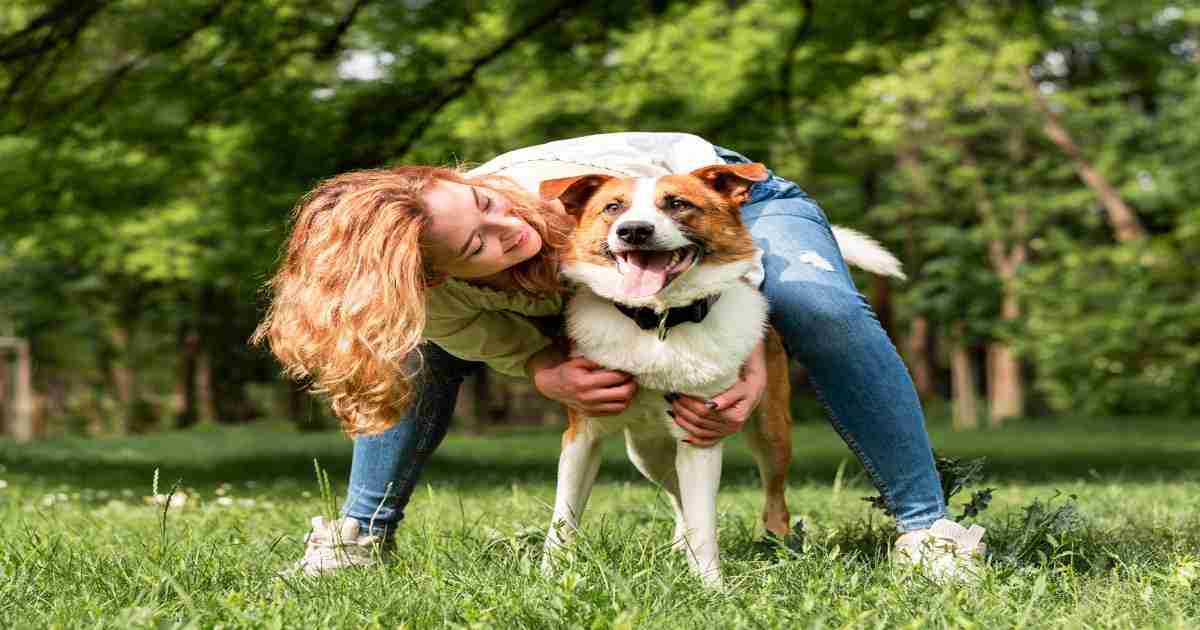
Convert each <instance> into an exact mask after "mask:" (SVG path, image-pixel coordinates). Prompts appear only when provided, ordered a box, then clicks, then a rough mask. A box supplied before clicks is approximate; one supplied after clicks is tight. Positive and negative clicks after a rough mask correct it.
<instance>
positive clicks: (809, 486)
mask: <svg viewBox="0 0 1200 630" xmlns="http://www.w3.org/2000/svg"><path fill="white" fill-rule="evenodd" d="M933 436H934V442H935V444H936V446H937V448H938V449H939V451H940V452H942V453H944V454H946V455H950V456H953V457H959V458H973V457H980V456H987V457H988V464H987V466H986V469H985V472H986V475H987V477H986V479H985V480H984V482H983V483H982V484H980V485H979V486H977V487H984V486H988V487H993V488H995V498H994V501H993V503H992V505H991V507H990V509H988V510H986V511H985V512H983V513H982V514H981V515H980V516H979V517H978V522H980V523H981V524H982V525H983V526H985V527H987V528H988V529H989V534H988V537H987V540H988V542H989V544H990V545H991V547H992V550H993V552H994V557H993V561H992V566H991V568H990V569H988V570H987V571H986V572H985V574H984V577H983V579H982V580H981V581H980V582H979V583H978V584H975V585H971V586H955V585H947V586H939V585H936V584H932V583H930V582H928V581H927V580H924V579H923V578H922V577H921V576H919V575H914V574H912V573H910V572H908V571H905V570H902V569H898V568H895V567H892V566H891V565H890V564H889V563H888V562H887V559H886V555H885V554H886V549H887V546H888V543H889V541H890V539H891V536H892V534H891V531H890V527H891V526H890V522H889V521H888V519H887V518H886V516H884V515H883V514H882V513H881V512H879V511H877V510H874V509H873V508H871V507H870V506H869V505H868V503H866V502H864V501H862V500H860V498H861V497H863V496H866V495H869V494H873V491H872V489H871V488H870V487H869V484H868V483H867V481H866V479H865V477H864V476H863V474H862V473H861V471H860V470H859V468H858V466H857V464H855V463H854V462H853V460H852V458H851V457H850V456H849V451H848V450H847V449H846V447H845V446H844V445H843V444H842V443H841V442H840V440H839V439H838V438H837V436H836V435H835V434H834V433H833V431H832V430H831V429H830V428H829V427H828V426H826V425H824V424H817V423H813V424H805V425H802V426H800V427H798V428H797V430H796V436H795V445H796V446H795V463H794V464H793V476H792V484H791V486H790V488H789V492H788V498H789V502H790V504H791V507H792V511H793V516H794V517H795V518H800V519H802V520H803V523H804V528H805V530H806V534H805V536H804V539H803V542H800V543H796V542H795V541H793V544H792V545H791V546H790V547H770V546H765V545H759V544H756V539H757V538H758V533H757V532H756V530H755V526H756V523H757V521H758V513H759V509H760V496H761V495H760V491H759V489H758V486H757V479H756V473H755V471H754V467H753V464H752V463H751V460H750V458H749V456H748V454H747V453H746V451H745V449H744V448H743V446H742V444H741V443H740V441H736V442H734V443H733V445H732V448H731V449H729V451H728V455H727V457H726V469H725V470H726V473H725V479H724V483H723V490H722V494H721V497H720V500H719V505H720V510H721V516H720V519H721V520H720V527H721V530H720V531H721V541H722V547H723V551H724V560H725V565H724V566H725V571H726V578H727V582H728V584H729V587H730V588H729V589H728V591H727V592H723V593H717V592H709V591H705V590H703V589H701V588H700V587H699V585H698V583H697V582H696V580H695V579H694V578H693V577H692V576H690V575H689V573H688V572H687V569H686V566H685V564H684V562H683V561H682V559H681V558H679V557H677V556H676V555H674V554H673V553H671V551H670V550H669V548H668V547H669V537H670V533H671V526H672V523H671V514H670V510H669V508H668V507H667V505H666V503H665V501H664V499H663V498H662V497H661V496H660V494H659V493H657V492H656V491H655V490H654V488H653V487H652V486H651V485H650V484H649V483H647V482H645V481H643V480H641V479H640V478H639V477H638V476H637V474H636V472H635V471H634V470H633V468H632V466H631V465H630V464H629V463H628V462H627V461H625V458H624V454H623V449H622V446H621V445H620V444H619V443H616V442H614V443H612V444H609V445H608V447H609V448H608V449H607V453H606V460H605V461H606V463H605V466H604V467H603V468H602V469H601V473H600V481H599V483H598V484H597V487H596V490H595V492H594V493H593V499H592V503H591V506H590V507H589V512H588V514H587V518H586V519H585V522H584V533H583V535H582V537H581V539H580V540H579V541H578V543H577V544H576V545H575V547H574V553H573V556H572V558H571V559H570V561H569V563H568V565H567V566H566V567H565V568H564V570H563V572H562V573H561V574H559V575H558V576H556V577H553V578H545V577H542V575H541V574H540V572H539V571H538V565H539V559H540V548H539V542H540V539H541V535H542V531H543V529H544V528H545V526H546V525H547V521H548V519H549V515H550V512H551V510H550V505H551V504H552V501H553V489H554V470H555V463H556V460H557V442H558V437H557V435H556V434H555V433H553V432H547V431H522V432H505V433H498V434H495V435H487V436H482V437H468V436H451V437H450V438H449V439H448V440H447V443H446V444H445V445H444V447H443V448H442V450H441V451H439V453H438V457H437V458H436V459H435V461H434V463H433V464H432V465H431V466H430V468H429V470H428V471H427V474H426V477H425V479H424V481H423V484H422V486H421V487H420V489H419V490H418V492H417V493H416V495H415V496H414V499H413V503H412V505H411V507H410V510H409V515H408V519H407V521H406V523H405V526H404V527H403V529H402V531H401V533H400V534H399V536H398V551H397V557H396V562H395V563H394V564H392V565H390V566H388V567H386V568H384V569H380V570H365V571H360V572H353V573H350V574H343V575H336V576H332V577H330V578H326V579H321V580H304V579H299V580H296V579H289V580H286V581H285V580H282V579H279V578H277V577H276V576H275V573H276V571H278V570H279V569H281V568H284V567H286V566H287V565H289V564H290V563H291V562H293V561H294V560H296V559H297V558H298V557H299V556H300V554H301V552H302V548H303V545H302V542H301V538H302V536H303V534H304V532H305V531H306V529H307V521H308V519H309V518H310V517H311V516H313V515H316V514H322V513H324V514H329V513H330V512H331V511H332V510H331V508H330V507H329V501H327V500H325V499H323V497H322V493H321V490H320V487H319V485H318V483H317V482H316V477H315V475H314V472H313V468H314V466H313V460H314V458H315V459H317V460H318V461H319V462H320V465H321V467H322V468H324V469H327V470H328V471H329V476H330V479H331V480H332V481H333V491H334V492H335V493H340V492H342V491H344V483H345V477H346V472H347V470H348V468H349V455H350V447H349V446H350V445H349V442H347V441H346V440H345V439H344V438H342V437H341V436H340V435H337V434H332V433H328V434H299V433H294V432H290V431H288V430H287V429H286V428H285V427H282V426H270V425H263V426H257V427H252V428H237V429H228V428H220V429H217V428H210V429H201V430H197V431H192V432H188V433H164V434H156V435H151V436H146V437H133V438H125V439H98V440H84V439H54V440H48V441H43V442H39V443H36V444H33V445H25V446H18V445H16V444H13V443H11V442H3V441H0V627H3V628H30V627H37V628H42V627H61V628H76V627H117V628H131V627H204V628H208V627H248V628H268V627H304V628H317V627H347V628H374V627H388V628H394V627H411V628H423V627H435V626H442V625H451V626H458V627H480V628H493V627H499V628H510V627H535V628H540V627H588V628H593V627H594V628H608V627H621V628H635V627H636V628H652V627H653V628H675V627H707V628H726V627H730V628H736V627H747V628H763V627H766V628H771V627H784V626H790V627H881V628H883V627H886V628H894V627H913V628H925V627H943V626H954V627H959V626H962V627H979V628H1004V627H1017V626H1022V627H1121V628H1128V627H1139V628H1140V627H1196V626H1197V625H1198V624H1200V422H1196V421H1176V422H1171V423H1168V422H1165V421H1157V420H1155V421H1151V420H1137V421H1134V420H1127V421H1119V422H1118V421H1105V422H1099V421H1092V422H1083V421H1072V422H1065V421H1063V422H1048V421H1041V422H1038V423H1033V422H1030V423H1024V424H1014V425H1012V426H1010V427H1008V428H1006V429H1004V430H1003V431H991V432H987V431H985V432H978V433H971V434H955V433H950V432H948V431H943V430H940V429H936V428H935V429H934V430H933ZM156 469H157V470H158V471H159V473H158V481H157V487H158V491H159V493H161V494H166V493H168V492H169V490H170V489H171V487H172V486H173V485H174V484H175V482H176V481H177V480H179V490H178V491H177V492H176V493H175V495H174V496H175V499H174V502H173V504H172V505H170V506H164V505H162V504H159V503H156V502H155V499H154V497H153V496H152V495H153V488H154V483H155V470H156ZM971 489H973V488H969V489H968V490H967V491H966V492H964V494H963V496H962V497H956V499H955V501H954V504H955V506H956V509H955V512H958V511H959V510H958V509H957V506H958V505H959V504H961V503H963V502H964V500H965V495H966V494H967V493H969V492H970V490H971ZM180 497H182V499H181V498H180ZM1072 497H1074V498H1072ZM1035 501H1036V507H1034V508H1030V506H1031V505H1035ZM164 507H165V509H164ZM1035 521H1036V522H1035Z"/></svg>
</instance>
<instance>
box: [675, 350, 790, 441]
mask: <svg viewBox="0 0 1200 630" xmlns="http://www.w3.org/2000/svg"><path fill="white" fill-rule="evenodd" d="M766 389H767V362H766V355H765V351H764V349H763V344H762V342H759V344H758V346H756V347H755V348H754V351H753V352H751V353H750V357H749V358H748V359H746V364H745V365H743V366H742V371H741V375H740V376H739V378H738V381H737V382H736V383H734V384H733V385H732V386H731V387H730V388H729V389H727V390H725V391H723V392H721V393H720V394H717V395H716V396H713V397H712V399H710V400H707V401H706V400H700V399H698V398H692V397H691V396H685V395H683V394H667V402H670V403H671V411H669V412H668V413H671V414H673V415H674V417H675V424H677V425H679V426H680V428H682V429H684V430H685V431H687V432H688V433H691V434H692V437H690V438H688V439H687V440H684V441H685V442H687V443H688V444H691V445H693V446H701V447H708V446H712V445H714V444H716V443H717V442H719V441H721V439H722V438H725V437H727V436H730V435H733V434H734V433H737V432H738V431H741V430H742V427H743V426H745V424H746V420H749V419H750V412H752V411H754V408H755V407H757V406H758V401H759V400H761V399H762V395H763V392H764V391H766Z"/></svg>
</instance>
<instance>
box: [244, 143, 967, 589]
mask: <svg viewBox="0 0 1200 630" xmlns="http://www.w3.org/2000/svg"><path fill="white" fill-rule="evenodd" d="M724 162H749V160H747V159H746V158H745V157H743V156H741V155H739V154H737V153H734V152H732V151H728V150H726V149H722V148H720V147H717V146H715V145H712V144H710V143H708V142H707V141H705V140H703V139H701V138H699V137H696V136H693V135H689V134H676V133H617V134H601V135H595V136H586V137H582V138H574V139H570V140H562V141H558V142H551V143H548V144H544V145H538V146H534V147H528V148H525V149H520V150H517V151H513V152H510V153H506V154H504V155H502V156H500V157H498V158H496V159H494V160H492V161H490V162H488V163H486V164H484V165H482V166H480V167H478V168H476V169H474V170H471V171H468V172H466V173H460V172H457V171H452V170H446V169H436V168H431V167H401V168H397V169H390V170H376V171H363V172H355V173H347V174H345V175H341V176H339V177H335V178H333V179H331V180H329V181H326V182H324V183H322V184H321V185H319V186H318V187H317V188H316V189H315V190H313V191H312V192H311V193H309V195H307V196H306V197H305V198H304V199H303V200H302V201H301V202H300V204H299V205H298V206H297V208H296V211H295V223H294V227H293V231H292V234H291V237H290V239H289V242H288V246H287V250H286V253H285V257H284V260H283V264H282V266H281V268H280V270H279V272H278V274H277V275H276V277H275V278H274V280H273V281H272V284H271V288H272V289H273V292H274V299H273V302H272V305H271V308H270V311H269V312H268V314H267V317H266V319H265V320H264V321H263V322H262V324H261V325H260V327H259V329H258V330H257V331H256V333H255V336H254V339H253V341H254V342H255V343H258V342H260V341H262V340H263V339H268V340H269V342H270V346H271V349H272V351H273V352H274V353H275V355H276V356H277V357H278V358H279V359H280V361H281V362H282V363H283V365H284V366H285V367H286V370H287V372H288V373H289V374H290V375H291V376H293V377H296V378H309V379H312V383H313V389H314V390H315V391H317V392H321V393H324V394H326V396H327V397H328V398H329V400H330V402H331V404H332V406H333V410H334V412H335V413H336V414H337V416H338V418H339V419H340V420H341V422H342V424H343V427H344V428H345V429H346V430H347V431H348V432H349V433H351V434H352V435H356V436H357V439H356V440H355V445H354V460H353V464H352V469H351V474H350V483H349V490H348V497H347V501H346V503H345V505H344V506H343V509H342V511H343V518H341V519H338V520H337V521H335V522H334V523H328V524H327V523H325V522H324V521H323V520H322V519H320V518H316V519H313V531H312V532H311V533H310V535H309V536H308V539H307V541H308V548H307V551H306V554H305V558H304V560H302V561H301V562H300V564H299V567H298V568H300V569H301V570H303V571H304V572H305V573H309V574H317V573H321V572H323V571H329V570H334V569H338V568H341V567H343V566H351V565H361V564H370V563H372V562H374V560H375V558H376V556H375V555H374V554H373V553H372V550H373V549H374V548H375V547H376V545H385V546H386V545H387V544H390V540H391V536H392V533H393V531H394V529H395V527H396V525H397V524H398V523H399V522H400V520H401V519H402V518H403V510H404V508H405V507H406V506H407V504H408V501H409V498H410V497H411V495H412V491H413V488H414V486H415V484H416V481H417V478H418V477H419V475H420V472H421V469H422V468H423V466H424V464H425V462H426V461H427V460H428V458H429V456H430V455H431V454H432V453H433V451H434V450H435V449H436V448H437V446H438V444H440V443H441V440H442V438H443V437H444V436H445V433H446V429H447V427H448V425H449V422H450V417H451V415H452V412H453V409H454V403H455V399H456V397H457V394H458V388H459V385H460V384H461V383H462V380H463V378H464V376H466V375H467V374H469V373H470V372H472V371H473V370H475V369H478V368H479V367H480V366H481V365H482V364H484V363H486V364H488V365H489V366H491V367H492V368H494V369H496V370H498V371H500V372H503V373H506V374H512V375H527V376H528V377H529V378H530V379H531V380H532V381H533V383H534V385H535V386H536V387H537V389H538V390H539V391H540V392H541V393H542V394H543V395H545V396H547V397H548V398H551V399H554V400H557V401H559V402H561V403H563V404H565V405H569V406H573V407H576V408H579V409H581V410H583V411H585V412H586V413H588V414H592V415H604V414H611V413H617V412H619V411H621V410H622V409H624V408H625V406H626V405H628V404H629V401H630V399H631V397H632V396H633V394H634V392H635V391H636V387H637V385H636V383H635V382H633V381H632V380H631V378H630V377H629V375H627V374H624V373H620V372H614V371H609V370H605V369H604V368H602V367H601V366H599V365H597V364H595V363H592V362H591V361H588V360H587V359H586V358H576V359H570V360H568V359H566V358H565V357H563V356H562V355H561V354H559V353H558V351H557V350H556V349H555V348H554V346H553V345H551V343H550V340H549V338H548V337H547V335H546V334H545V333H544V332H543V328H541V327H540V326H542V325H543V324H544V321H542V320H541V319H539V318H545V317H551V316H555V315H558V314H559V312H560V311H561V308H562V305H563V298H562V296H561V295H560V293H559V289H558V284H557V279H556V273H555V272H556V269H557V264H558V259H559V254H560V252H562V251H563V248H564V247H565V245H566V242H567V238H568V235H569V232H570V229H571V227H572V223H571V220H570V218H569V217H567V216H566V215H565V213H563V212H562V208H561V206H558V207H556V206H555V205H554V204H553V203H546V202H543V201H541V200H540V199H537V198H536V196H535V195H536V191H537V188H538V183H540V182H541V181H542V180H546V179H553V178H558V177H568V176H571V175H579V174H583V173H593V172H601V173H611V174H615V175H623V176H660V175H665V174H668V173H671V172H688V171H691V170H694V169H696V168H699V167H701V166H705V165H709V164H719V163H724ZM528 191H534V192H533V193H532V194H531V193H530V192H528ZM742 218H743V220H744V221H745V223H746V225H747V226H748V227H749V229H750V232H751V235H752V236H754V238H755V241H756V243H757V245H758V246H759V248H760V249H761V250H762V251H763V254H764V256H763V267H764V276H765V279H764V281H763V283H762V290H763V292H764V293H765V295H766V296H767V298H768V300H769V301H770V304H771V323H772V325H773V326H774V327H775V328H776V329H777V330H778V331H779V332H780V334H781V336H782V338H783V340H784V343H785V345H786V346H787V349H788V352H789V354H790V355H791V356H794V357H796V358H797V359H799V360H800V361H801V362H803V363H804V365H805V366H806V367H807V368H808V370H809V374H810V378H811V380H812V382H813V385H814V388H815V389H816V391H817V394H818V396H819V397H820V399H821V400H822V401H823V403H824V405H825V407H826V410H827V412H828V415H829V418H830V421H831V422H832V423H833V426H834V428H835V429H836V430H837V431H838V432H839V433H840V434H841V436H842V438H843V439H844V440H845V441H846V443H847V445H849V446H850V448H851V450H852V451H854V453H855V455H857V456H858V458H859V460H860V461H861V462H862V464H863V467H864V468H865V469H866V471H867V473H868V474H869V475H870V477H871V480H872V481H873V482H874V484H875V485H876V487H877V488H879V490H880V493H881V494H882V496H883V498H884V501H885V502H886V504H887V506H888V508H889V509H890V511H891V513H892V514H893V515H894V516H895V517H896V523H897V528H898V530H899V532H900V533H901V535H900V538H899V539H898V541H897V543H896V547H897V549H898V550H899V551H900V552H901V553H897V554H894V556H893V557H895V558H897V559H900V560H903V561H907V562H911V563H914V564H918V565H921V566H925V567H927V568H929V569H931V572H932V573H933V574H934V575H935V576H943V575H958V574H962V573H964V569H966V571H967V572H969V569H970V567H969V564H970V558H971V555H972V554H973V553H975V552H976V551H977V544H978V537H979V535H981V534H982V530H979V529H978V528H973V531H972V532H970V533H969V534H968V532H967V531H966V530H964V529H963V528H961V527H960V526H958V525H956V524H954V523H953V522H951V521H947V520H945V519H944V518H943V517H944V516H945V504H944V500H943V498H942V492H941V486H940V484H939V481H938V477H937V473H936V471H935V469H934V465H933V458H932V454H931V450H930V446H929V439H928V436H927V435H926V433H925V428H924V419H923V417H922V412H921V407H920V404H919V402H918V400H917V397H916V393H915V390H914V388H913V385H912V381H911V379H910V378H909V375H908V373H907V371H906V369H905V367H904V365H903V363H902V362H901V360H900V357H899V355H898V354H897V353H896V350H895V348H894V347H893V346H892V344H891V342H890V341H889V339H888V337H887V335H886V334H885V333H884V331H883V329H882V328H881V327H880V325H879V323H878V321H877V320H876V318H875V316H874V314H873V313H872V311H871V308H870V306H869V305H868V303H867V302H866V300H865V299H864V298H863V297H862V296H861V295H860V294H859V293H858V291H857V289H856V288H855V286H854V282H853V280H852V279H851V277H850V274H849V272H848V271H847V269H846V265H845V263H844V262H843V260H842V258H841V254H840V253H839V251H838V249H837V245H836V243H835V242H834V239H833V236H832V234H831V232H830V227H829V223H828V220H827V219H826V218H825V216H824V214H823V213H822V212H821V210H820V208H818V207H817V205H816V204H815V203H814V202H813V201H812V200H811V199H810V198H809V197H808V196H807V195H806V194H805V193H804V192H803V191H802V190H800V188H799V187H798V186H797V185H795V184H794V183H792V182H790V181H787V180H785V179H782V178H780V177H777V176H775V175H774V174H772V175H771V177H770V178H769V179H768V180H767V181H764V182H761V183H759V184H756V185H755V186H754V188H753V189H752V190H751V196H750V199H749V200H748V202H747V203H746V205H745V206H744V207H743V209H742ZM418 346H419V350H420V351H419V352H413V350H416V349H418ZM761 360H762V353H761V352H755V353H754V355H753V356H752V357H751V361H761ZM743 372H744V373H745V376H744V377H743V379H742V380H741V381H740V382H738V383H737V384H735V385H734V386H733V387H732V388H730V390H728V391H726V392H724V393H722V394H721V395H719V396H716V397H714V399H712V400H710V401H702V400H696V399H692V398H689V397H686V396H681V397H679V398H678V399H676V400H675V401H674V402H673V403H672V404H673V406H674V411H675V418H676V422H678V423H679V425H680V426H681V427H683V428H684V429H685V430H687V431H688V432H690V433H691V434H692V435H693V438H692V440H691V442H692V443H693V444H694V445H696V446H701V447H703V446H707V445H711V444H714V443H715V442H716V441H717V440H719V439H721V438H723V437H725V436H728V435H730V434H732V433H734V432H736V431H737V430H739V429H740V428H741V426H742V424H743V423H744V422H745V420H746V418H747V416H748V415H749V413H750V411H751V410H752V409H753V407H754V404H755V403H756V402H757V401H758V398H759V396H760V395H761V393H762V390H763V387H764V385H765V383H764V378H763V375H764V373H765V370H764V369H762V368H761V366H758V365H748V366H747V369H746V370H743ZM410 403H411V406H410ZM406 408H407V411H406ZM401 417H402V419H401V420H400V421H399V422H395V420H396V418H401ZM393 423H394V424H393ZM379 431H382V432H379Z"/></svg>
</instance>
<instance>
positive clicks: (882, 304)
mask: <svg viewBox="0 0 1200 630" xmlns="http://www.w3.org/2000/svg"><path fill="white" fill-rule="evenodd" d="M871 310H873V311H875V318H876V319H877V320H879V326H880V327H881V328H883V332H885V333H887V336H888V339H891V340H892V345H894V346H897V347H899V344H897V343H896V341H897V340H896V331H895V330H893V326H892V321H893V320H892V284H891V282H890V281H889V280H888V279H887V278H884V277H882V276H873V277H872V279H871Z"/></svg>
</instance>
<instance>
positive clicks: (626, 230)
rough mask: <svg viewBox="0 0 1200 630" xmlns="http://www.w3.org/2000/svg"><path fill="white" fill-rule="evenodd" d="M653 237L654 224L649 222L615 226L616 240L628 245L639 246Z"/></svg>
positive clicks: (633, 222)
mask: <svg viewBox="0 0 1200 630" xmlns="http://www.w3.org/2000/svg"><path fill="white" fill-rule="evenodd" d="M651 236H654V224H653V223H651V222H649V221H626V222H625V223H622V224H621V225H619V226H617V238H619V239H621V240H622V241H625V242H626V243H629V244H630V245H641V244H642V243H645V242H646V241H648V240H650V237H651Z"/></svg>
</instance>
